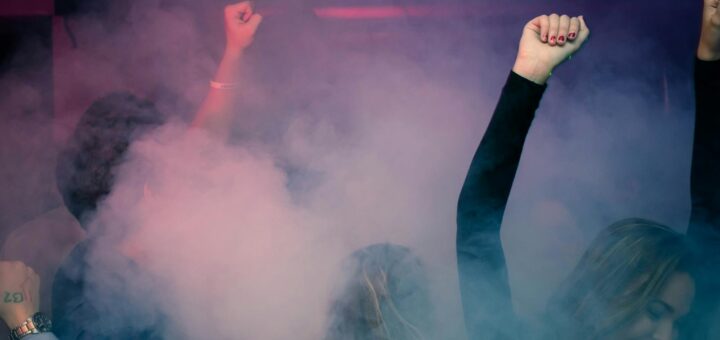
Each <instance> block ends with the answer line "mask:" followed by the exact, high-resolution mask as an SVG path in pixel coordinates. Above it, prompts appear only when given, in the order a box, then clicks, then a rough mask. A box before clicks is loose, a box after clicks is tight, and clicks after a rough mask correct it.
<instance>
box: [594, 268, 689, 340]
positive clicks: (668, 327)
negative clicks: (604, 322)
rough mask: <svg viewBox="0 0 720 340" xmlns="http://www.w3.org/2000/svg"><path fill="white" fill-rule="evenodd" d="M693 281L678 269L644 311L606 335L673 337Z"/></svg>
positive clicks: (620, 339)
mask: <svg viewBox="0 0 720 340" xmlns="http://www.w3.org/2000/svg"><path fill="white" fill-rule="evenodd" d="M694 295H695V283H694V281H693V279H692V278H691V277H690V275H688V274H687V273H681V272H677V273H675V274H673V275H672V276H670V278H669V280H668V282H667V283H666V284H665V286H664V287H663V288H662V290H661V291H660V294H659V295H658V296H657V298H655V299H653V300H650V303H648V305H647V306H646V307H645V311H644V312H643V313H642V314H641V315H640V316H639V317H638V318H637V319H636V320H635V321H634V322H632V323H631V324H629V325H628V326H627V327H625V328H622V329H620V330H618V331H617V332H615V333H613V334H611V335H609V336H607V337H606V338H607V339H617V340H672V339H675V338H676V337H677V327H676V323H677V321H678V320H679V319H680V318H682V317H683V316H685V315H686V314H687V313H688V311H689V310H690V304H691V303H692V300H693V297H694Z"/></svg>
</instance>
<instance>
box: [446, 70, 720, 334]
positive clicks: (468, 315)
mask: <svg viewBox="0 0 720 340" xmlns="http://www.w3.org/2000/svg"><path fill="white" fill-rule="evenodd" d="M544 91H545V86H540V85H537V84H535V83H532V82H531V81H529V80H527V79H524V78H522V77H520V76H519V75H517V74H515V73H511V74H510V77H509V78H508V80H507V83H506V85H505V87H504V89H503V92H502V95H501V96H500V101H499V103H498V105H497V107H496V109H495V112H494V114H493V117H492V120H491V121H490V124H489V126H488V128H487V130H486V132H485V136H484V137H483V139H482V142H481V143H480V146H479V147H478V150H477V151H476V153H475V156H474V158H473V161H472V163H471V165H470V169H469V170H468V175H467V177H466V179H465V183H464V184H463V188H462V191H461V193H460V199H459V202H458V212H457V257H458V259H457V260H458V270H459V275H460V290H461V295H462V301H463V310H464V314H465V323H466V327H467V331H468V336H469V338H470V339H473V340H475V339H508V338H519V337H520V336H521V334H519V333H520V329H522V327H521V325H520V324H519V322H518V320H517V317H516V315H515V313H514V311H513V307H512V301H511V294H510V286H509V283H508V276H507V267H506V263H505V255H504V253H503V248H502V244H501V240H500V226H501V224H502V219H503V214H504V212H505V207H506V205H507V201H508V197H509V195H510V190H511V188H512V183H513V180H514V177H515V173H516V172H517V168H518V163H519V161H520V155H521V153H522V149H523V145H524V143H525V138H526V136H527V133H528V131H529V129H530V125H531V123H532V120H533V118H534V115H535V111H536V110H537V108H538V106H539V104H540V99H541V98H542V95H543V93H544ZM695 93H696V101H697V104H696V127H695V139H694V151H693V158H692V179H691V182H692V185H691V198H692V215H691V221H690V226H689V228H688V236H689V238H690V240H692V241H693V242H694V244H695V246H696V248H697V249H698V250H699V253H700V255H701V259H703V261H702V262H701V266H702V267H701V270H702V272H703V273H705V274H713V275H703V276H702V277H701V280H699V284H698V290H697V293H696V301H695V306H694V308H696V310H698V311H700V312H699V313H698V314H700V315H703V316H709V315H712V314H711V313H710V312H711V311H713V310H714V308H716V306H717V298H716V297H715V296H714V295H715V294H717V292H719V291H720V285H718V282H720V280H718V279H717V276H720V275H715V274H714V272H715V271H717V268H718V266H717V264H718V263H720V99H718V98H715V97H714V96H717V95H720V62H704V61H700V60H697V61H696V65H695ZM706 319H708V318H706ZM698 322H699V323H694V326H693V328H696V329H707V327H705V326H704V325H707V324H705V323H703V322H708V320H703V321H698ZM695 338H707V334H705V335H703V336H699V335H696V336H695Z"/></svg>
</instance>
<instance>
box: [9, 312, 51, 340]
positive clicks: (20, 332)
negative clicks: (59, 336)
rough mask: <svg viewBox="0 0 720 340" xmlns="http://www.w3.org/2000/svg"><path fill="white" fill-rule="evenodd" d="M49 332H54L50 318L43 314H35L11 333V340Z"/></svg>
mask: <svg viewBox="0 0 720 340" xmlns="http://www.w3.org/2000/svg"><path fill="white" fill-rule="evenodd" d="M49 332H52V322H50V318H48V317H47V316H45V314H43V313H35V314H33V316H31V317H29V318H28V319H27V320H25V322H23V323H22V325H20V326H19V327H16V328H13V329H12V330H11V331H10V340H19V339H22V338H24V337H25V336H26V335H30V334H40V333H49Z"/></svg>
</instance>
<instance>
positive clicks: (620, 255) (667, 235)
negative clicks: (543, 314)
mask: <svg viewBox="0 0 720 340" xmlns="http://www.w3.org/2000/svg"><path fill="white" fill-rule="evenodd" d="M694 292H695V287H694V280H693V278H692V275H691V274H690V251H689V249H688V246H687V244H686V240H685V237H684V235H682V234H680V233H678V232H675V231H673V230H672V229H670V228H669V227H666V226H664V225H661V224H658V223H655V222H652V221H648V220H643V219H627V220H622V221H619V222H617V223H615V224H613V225H611V226H609V227H607V228H606V229H605V230H603V231H602V232H601V233H600V235H598V237H597V238H596V239H595V240H594V241H593V243H592V244H591V245H590V247H589V249H588V250H587V251H586V252H585V254H584V255H583V256H582V258H581V259H580V261H579V262H578V264H577V265H576V266H575V269H574V270H573V271H572V272H571V274H570V275H569V277H568V278H567V279H566V280H565V281H564V282H563V283H562V284H561V286H560V288H559V289H558V290H557V291H556V293H555V294H554V296H553V297H552V298H551V299H550V302H549V304H548V309H547V313H548V318H549V323H550V327H553V328H554V329H553V330H552V333H553V334H554V335H553V336H558V334H559V336H560V338H562V339H595V340H598V339H618V340H620V339H659V340H664V339H668V340H669V339H673V338H674V337H675V333H676V332H677V329H676V323H677V321H678V320H679V319H681V318H682V317H683V316H685V314H687V313H688V310H689V308H690V304H691V302H692V299H693V296H694Z"/></svg>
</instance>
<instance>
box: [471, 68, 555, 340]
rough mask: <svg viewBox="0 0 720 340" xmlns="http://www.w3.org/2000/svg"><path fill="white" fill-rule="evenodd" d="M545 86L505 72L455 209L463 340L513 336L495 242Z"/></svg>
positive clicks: (503, 269) (505, 277) (502, 260)
mask: <svg viewBox="0 0 720 340" xmlns="http://www.w3.org/2000/svg"><path fill="white" fill-rule="evenodd" d="M544 91H545V86H541V85H538V84H535V83H533V82H531V81H529V80H527V79H525V78H523V77H521V76H519V75H517V74H515V73H511V74H510V76H509V77H508V80H507V83H506V84H505V87H504V88H503V92H502V95H501V96H500V101H499V103H498V105H497V107H496V109H495V113H494V114H493V117H492V119H491V120H490V124H489V126H488V128H487V130H486V131H485V136H484V137H483V139H482V142H481V143H480V146H479V147H478V149H477V151H476V153H475V157H474V158H473V160H472V164H471V165H470V169H469V170H468V175H467V177H466V179H465V183H464V184H463V188H462V191H461V193H460V199H459V202H458V210H457V257H458V258H457V260H458V271H459V275H460V291H461V295H462V303H463V311H464V314H465V324H466V328H467V331H468V337H469V339H504V338H511V337H514V336H513V334H515V330H516V329H517V326H519V325H518V324H517V323H516V317H515V314H514V312H513V307H512V301H511V298H510V286H509V284H508V275H507V268H506V265H505V255H504V254H503V249H502V244H501V241H500V225H501V224H502V218H503V214H504V212H505V206H506V205H507V200H508V196H509V195H510V189H511V188H512V183H513V179H514V178H515V173H516V171H517V168H518V163H519V162H520V154H521V153H522V149H523V145H524V143H525V137H526V136H527V133H528V130H529V129H530V124H531V123H532V120H533V117H534V115H535V110H536V109H537V107H538V105H539V104H540V99H541V98H542V95H543V93H544Z"/></svg>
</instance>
